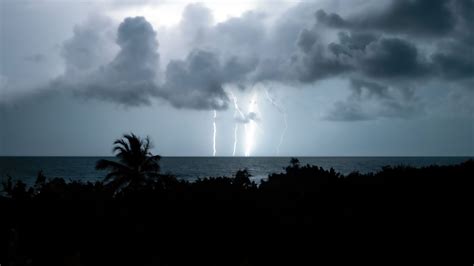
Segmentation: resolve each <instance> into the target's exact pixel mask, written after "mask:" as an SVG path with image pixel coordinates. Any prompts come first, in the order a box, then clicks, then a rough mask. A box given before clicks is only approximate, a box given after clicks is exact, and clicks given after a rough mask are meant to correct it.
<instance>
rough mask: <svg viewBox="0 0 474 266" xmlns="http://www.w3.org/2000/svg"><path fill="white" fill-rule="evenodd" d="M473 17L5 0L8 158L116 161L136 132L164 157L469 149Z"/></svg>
mask: <svg viewBox="0 0 474 266" xmlns="http://www.w3.org/2000/svg"><path fill="white" fill-rule="evenodd" d="M473 18H474V1H473V0H450V1H448V0H446V1H438V0H392V1H381V0H372V1H370V0H369V1H367V0H363V1H362V0H347V1H343V0H339V1H337V0H336V1H334V0H332V1H329V0H328V1H324V0H321V1H306V2H295V1H288V2H285V1H208V2H199V3H195V2H185V1H165V0H163V1H160V0H157V1H152V0H148V1H147V0H140V1H131V0H130V1H114V0H110V1H77V0H74V1H73V0H64V1H58V0H24V1H17V0H0V155H24V156H26V155H35V156H36V155H37V156H43V155H44V156H50V155H58V156H83V155H97V156H102V155H111V154H112V153H111V148H112V142H113V141H114V139H116V138H119V137H120V136H121V135H122V134H124V133H129V132H134V133H135V134H137V135H140V136H150V138H151V139H152V141H153V144H154V148H153V151H154V152H155V153H158V154H161V155H165V156H212V155H216V156H233V155H234V156H276V155H279V156H447V155H449V156H466V155H467V156H473V155H474V50H473V49H474V30H473V29H474V19H473ZM214 140H215V142H214Z"/></svg>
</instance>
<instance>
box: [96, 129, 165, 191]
mask: <svg viewBox="0 0 474 266" xmlns="http://www.w3.org/2000/svg"><path fill="white" fill-rule="evenodd" d="M114 145H115V146H114V149H113V151H114V153H115V156H116V157H117V159H118V161H110V160H104V159H101V160H99V161H97V164H96V166H95V168H96V169H97V170H106V169H108V170H109V171H110V172H109V173H108V174H107V175H106V177H105V179H104V181H110V180H111V181H110V183H109V184H110V185H111V186H112V188H113V189H114V190H115V191H116V190H118V189H119V188H121V187H124V186H132V187H136V186H139V185H141V184H143V183H145V182H146V181H147V180H149V179H152V178H158V177H159V171H160V165H159V163H158V162H159V160H160V158H161V157H160V156H159V155H153V154H152V153H151V152H150V149H151V143H150V139H149V138H148V137H147V138H145V139H144V140H143V139H140V138H139V137H137V136H135V135H134V134H133V133H131V134H125V135H124V136H123V138H121V139H117V140H116V141H115V142H114Z"/></svg>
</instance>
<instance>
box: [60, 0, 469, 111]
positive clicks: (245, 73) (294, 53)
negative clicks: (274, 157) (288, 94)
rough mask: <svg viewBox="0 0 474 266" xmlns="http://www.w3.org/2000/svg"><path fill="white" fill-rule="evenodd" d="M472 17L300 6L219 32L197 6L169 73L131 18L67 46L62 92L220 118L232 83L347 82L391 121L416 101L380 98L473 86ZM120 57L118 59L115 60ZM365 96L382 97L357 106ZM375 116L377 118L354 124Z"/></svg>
mask: <svg viewBox="0 0 474 266" xmlns="http://www.w3.org/2000/svg"><path fill="white" fill-rule="evenodd" d="M466 10H467V12H468V11H469V10H472V1H455V0H452V1H424V0H410V1H408V0H406V1H405V0H403V1H391V2H390V4H389V5H387V6H385V7H384V8H382V9H381V10H375V11H374V10H368V9H367V10H365V13H364V12H359V13H357V14H356V15H354V14H352V15H349V16H348V17H347V18H343V17H342V16H340V15H338V14H335V13H327V12H326V11H324V10H319V11H318V9H317V8H316V5H315V4H310V3H301V4H298V5H296V6H294V7H292V8H290V9H289V10H287V11H286V12H283V13H282V15H280V16H279V17H277V18H274V19H273V20H271V21H268V20H266V18H267V17H268V16H269V15H271V14H264V13H262V12H258V11H249V12H246V13H244V14H243V15H242V16H240V17H236V18H230V19H228V20H226V21H223V22H220V23H217V24H214V19H213V17H212V12H211V10H209V9H208V8H206V7H205V6H204V5H202V4H191V5H188V6H187V7H186V8H185V10H184V12H183V17H182V20H181V22H180V24H179V25H178V26H177V27H176V28H173V30H175V31H176V34H175V35H174V36H179V37H176V38H178V40H175V41H176V42H178V43H181V42H182V43H184V44H185V46H183V47H186V48H185V49H183V52H182V53H183V54H182V57H181V58H183V59H171V60H170V61H169V62H167V63H166V65H163V67H162V70H161V71H160V67H159V58H160V57H159V53H158V39H160V36H157V33H156V32H155V31H154V29H153V27H152V26H151V25H150V24H149V23H148V22H147V21H146V20H145V19H144V18H142V17H137V18H127V19H125V20H124V21H123V22H122V23H121V24H120V26H119V28H118V31H115V30H114V27H112V26H111V23H110V22H107V21H104V20H98V21H97V22H93V23H89V24H86V25H83V26H78V27H76V28H75V29H74V35H73V37H72V38H71V39H69V40H67V41H66V42H65V43H64V45H63V49H62V56H63V58H64V60H65V64H66V71H65V74H64V75H63V76H62V77H60V78H58V79H56V81H55V83H54V84H55V86H56V87H61V86H66V85H67V86H69V87H73V88H74V91H75V93H76V94H78V95H81V96H85V97H91V98H98V99H101V100H106V101H112V102H118V103H120V104H123V105H131V106H137V105H142V104H149V103H151V100H152V99H153V98H154V97H155V98H161V99H164V100H166V101H168V102H169V103H170V104H171V105H173V106H174V107H177V108H188V109H198V110H206V109H208V110H209V109H211V110H212V109H217V110H221V109H226V108H227V107H228V105H229V98H228V96H227V94H226V92H225V90H224V87H225V86H226V85H228V84H232V85H237V86H239V87H240V88H243V89H245V88H246V87H248V85H251V84H254V83H258V82H264V81H271V82H280V83H286V84H292V85H295V86H301V85H302V84H314V83H316V82H318V81H320V80H323V79H327V78H334V77H342V78H348V79H352V80H353V81H352V87H351V89H352V90H353V91H354V93H353V97H352V98H354V99H357V103H360V104H361V103H362V101H364V100H367V99H370V100H378V101H381V102H383V103H384V104H385V106H386V109H384V110H383V111H381V114H382V116H391V115H393V116H395V115H396V114H400V116H404V117H405V116H408V115H409V114H410V113H411V111H410V110H411V105H410V104H411V103H412V102H413V101H412V100H413V98H410V97H407V98H404V97H401V96H400V97H398V98H397V101H395V100H393V97H392V98H390V97H380V96H381V95H392V94H393V92H392V91H393V90H398V95H403V94H404V93H405V92H406V89H404V88H407V87H409V88H411V87H413V86H414V85H413V84H420V83H423V82H424V81H429V80H438V81H440V82H444V81H446V80H450V81H456V80H457V79H465V80H468V82H465V83H463V84H472V82H471V83H469V80H472V77H473V66H474V63H473V56H472V46H470V45H469V42H468V41H469V40H470V38H471V37H470V36H472V34H471V33H469V30H468V28H469V27H468V26H470V25H472V22H471V20H470V19H469V17H468V14H466ZM115 36H116V37H115ZM407 36H414V37H413V38H412V37H410V38H408V37H407ZM435 36H436V37H437V38H432V37H435ZM113 37H115V43H113V42H112V43H111V41H110V40H111V39H112V40H113ZM334 37H336V38H334ZM418 37H421V38H418ZM426 37H431V38H426ZM426 40H429V44H430V50H428V49H427V41H426ZM114 48H116V49H117V50H118V52H117V53H116V54H115V55H112V56H110V55H107V51H110V50H111V49H112V50H113V49H114ZM109 53H110V52H109ZM356 80H359V81H356ZM363 80H367V81H363ZM364 82H369V83H364ZM361 84H362V85H361ZM362 88H364V89H362ZM388 88H390V90H389V89H388ZM357 91H367V92H371V93H369V95H377V92H378V93H380V95H379V97H369V98H367V97H357V95H358V93H357ZM388 91H390V93H388ZM364 95H365V94H364ZM402 101H407V102H408V103H409V104H408V105H404V104H403V103H401V102H402ZM349 103H350V104H352V106H349V105H348V104H349ZM353 103H355V101H351V102H344V103H342V102H341V103H339V104H338V108H336V109H338V110H340V111H341V113H350V112H353V113H357V110H359V109H360V110H364V111H365V108H363V106H361V107H360V108H359V107H357V106H356V105H354V104H353ZM403 108H406V109H407V110H408V111H407V112H403V111H401V109H403ZM359 113H360V112H359ZM342 117H345V116H342ZM367 117H372V116H371V115H370V116H367V115H365V114H364V115H354V116H353V118H352V119H364V118H367Z"/></svg>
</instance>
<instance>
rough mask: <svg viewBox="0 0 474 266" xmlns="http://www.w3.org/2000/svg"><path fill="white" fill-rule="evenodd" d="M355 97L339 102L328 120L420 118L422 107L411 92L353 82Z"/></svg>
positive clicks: (352, 88) (329, 114) (353, 80)
mask: <svg viewBox="0 0 474 266" xmlns="http://www.w3.org/2000/svg"><path fill="white" fill-rule="evenodd" d="M350 89H351V94H350V95H349V97H348V98H347V99H346V100H344V101H337V102H336V103H335V104H334V106H333V108H332V109H331V110H330V111H329V113H328V114H327V115H326V116H325V119H327V120H332V121H360V120H373V119H377V118H379V117H384V118H393V117H399V118H410V117H412V116H415V115H417V114H420V113H421V112H422V111H423V109H422V107H423V106H422V104H421V103H420V101H419V99H418V98H417V97H416V96H415V94H414V90H413V89H410V88H406V87H404V88H390V87H388V86H385V85H382V84H379V83H376V82H372V81H366V80H359V79H352V80H351V83H350Z"/></svg>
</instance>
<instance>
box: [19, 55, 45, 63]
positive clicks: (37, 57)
mask: <svg viewBox="0 0 474 266" xmlns="http://www.w3.org/2000/svg"><path fill="white" fill-rule="evenodd" d="M24 59H25V60H26V61H29V62H32V63H41V62H44V61H45V60H46V57H45V56H44V55H43V54H31V55H28V56H25V57H24Z"/></svg>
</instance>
